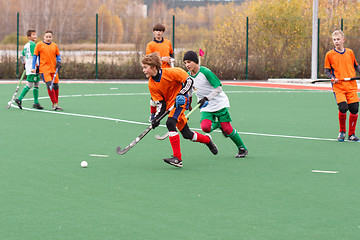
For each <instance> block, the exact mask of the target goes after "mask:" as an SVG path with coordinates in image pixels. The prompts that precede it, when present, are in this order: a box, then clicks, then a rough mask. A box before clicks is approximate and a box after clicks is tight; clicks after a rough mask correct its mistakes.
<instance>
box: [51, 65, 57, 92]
mask: <svg viewBox="0 0 360 240" xmlns="http://www.w3.org/2000/svg"><path fill="white" fill-rule="evenodd" d="M58 71H59V68H56V71H55V74H54V77H53V80H52V81H51V84H50V87H49V89H50V91H52V89H53V87H54V81H55V78H56V74H57V72H58Z"/></svg>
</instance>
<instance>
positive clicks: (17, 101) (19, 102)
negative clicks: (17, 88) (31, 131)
mask: <svg viewBox="0 0 360 240" xmlns="http://www.w3.org/2000/svg"><path fill="white" fill-rule="evenodd" d="M15 102H16V104H17V105H18V106H19V108H20V109H22V106H21V104H22V101H20V100H19V99H18V98H17V99H15Z"/></svg>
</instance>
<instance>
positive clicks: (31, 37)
mask: <svg viewBox="0 0 360 240" xmlns="http://www.w3.org/2000/svg"><path fill="white" fill-rule="evenodd" d="M26 36H27V38H28V39H29V40H31V41H34V42H35V41H36V39H37V34H36V31H35V30H32V29H30V30H28V31H27V32H26Z"/></svg>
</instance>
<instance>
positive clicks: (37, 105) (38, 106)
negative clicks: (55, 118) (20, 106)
mask: <svg viewBox="0 0 360 240" xmlns="http://www.w3.org/2000/svg"><path fill="white" fill-rule="evenodd" d="M33 108H36V109H44V108H43V107H42V106H41V105H40V103H34V104H33Z"/></svg>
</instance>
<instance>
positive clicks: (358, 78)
mask: <svg viewBox="0 0 360 240" xmlns="http://www.w3.org/2000/svg"><path fill="white" fill-rule="evenodd" d="M338 80H339V81H351V80H360V77H354V78H343V79H338ZM331 81H332V80H331V79H319V80H314V81H312V82H311V83H312V84H314V83H317V82H331Z"/></svg>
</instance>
